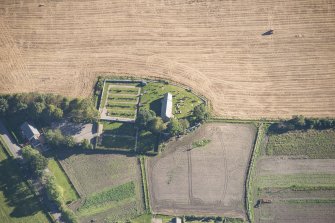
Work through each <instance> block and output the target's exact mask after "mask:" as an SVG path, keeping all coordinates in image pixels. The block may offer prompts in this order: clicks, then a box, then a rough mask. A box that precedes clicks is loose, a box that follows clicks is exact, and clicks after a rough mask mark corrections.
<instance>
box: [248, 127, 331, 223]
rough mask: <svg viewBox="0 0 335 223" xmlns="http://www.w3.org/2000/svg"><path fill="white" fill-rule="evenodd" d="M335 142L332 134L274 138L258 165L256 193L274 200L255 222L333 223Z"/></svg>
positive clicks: (258, 210) (256, 210) (260, 210)
mask: <svg viewBox="0 0 335 223" xmlns="http://www.w3.org/2000/svg"><path fill="white" fill-rule="evenodd" d="M334 151H335V141H334V131H332V130H323V131H316V130H308V131H305V132H304V131H292V132H288V133H284V134H279V135H270V136H269V140H268V144H267V146H266V149H265V152H266V154H268V155H265V156H262V157H261V158H260V160H258V162H257V165H256V166H257V168H256V175H257V176H256V178H255V181H254V182H255V185H254V190H255V191H256V192H255V194H256V197H255V204H256V201H257V200H258V199H265V200H271V203H269V204H268V203H267V204H261V205H260V206H259V207H258V208H254V213H255V222H261V223H265V222H269V223H270V222H271V223H281V222H297V223H298V222H307V223H310V222H333V221H334V219H335V214H334V213H335V212H334V211H335V159H333V157H334Z"/></svg>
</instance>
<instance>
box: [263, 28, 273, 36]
mask: <svg viewBox="0 0 335 223" xmlns="http://www.w3.org/2000/svg"><path fill="white" fill-rule="evenodd" d="M272 34H273V29H270V30H268V31H266V32H265V33H263V34H262V36H270V35H272Z"/></svg>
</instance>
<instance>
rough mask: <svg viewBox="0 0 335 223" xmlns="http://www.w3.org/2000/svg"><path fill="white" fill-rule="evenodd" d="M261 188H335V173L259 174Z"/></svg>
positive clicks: (259, 186) (258, 181) (258, 183)
mask: <svg viewBox="0 0 335 223" xmlns="http://www.w3.org/2000/svg"><path fill="white" fill-rule="evenodd" d="M256 183H257V186H258V188H260V189H264V188H292V189H300V190H304V189H305V190H309V189H311V190H319V189H323V188H324V189H335V175H333V174H290V175H269V176H258V177H257V180H256Z"/></svg>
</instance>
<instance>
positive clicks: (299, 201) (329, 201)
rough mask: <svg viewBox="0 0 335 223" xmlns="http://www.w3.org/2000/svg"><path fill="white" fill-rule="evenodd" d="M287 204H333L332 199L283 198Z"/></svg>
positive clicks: (334, 202) (334, 201)
mask: <svg viewBox="0 0 335 223" xmlns="http://www.w3.org/2000/svg"><path fill="white" fill-rule="evenodd" d="M283 203H288V204H335V200H334V199H292V200H284V201H283Z"/></svg>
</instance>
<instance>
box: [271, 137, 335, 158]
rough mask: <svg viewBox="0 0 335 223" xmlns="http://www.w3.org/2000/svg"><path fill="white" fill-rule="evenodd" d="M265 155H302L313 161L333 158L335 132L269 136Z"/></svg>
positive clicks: (334, 153) (334, 155)
mask: <svg viewBox="0 0 335 223" xmlns="http://www.w3.org/2000/svg"><path fill="white" fill-rule="evenodd" d="M266 153H267V155H288V156H298V155H304V156H306V155H307V156H308V157H309V158H315V159H320V158H321V159H322V158H325V159H334V158H335V131H334V130H323V131H318V130H308V131H292V132H287V133H283V134H275V135H270V137H269V143H268V146H267V148H266Z"/></svg>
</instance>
